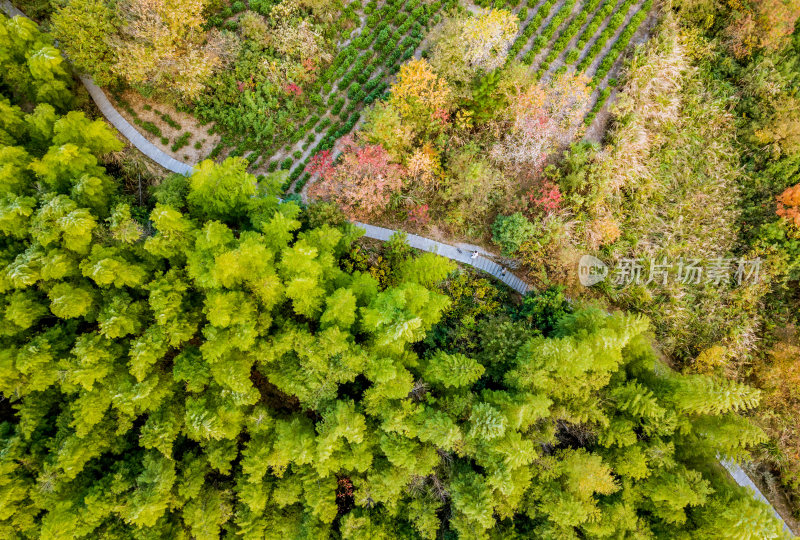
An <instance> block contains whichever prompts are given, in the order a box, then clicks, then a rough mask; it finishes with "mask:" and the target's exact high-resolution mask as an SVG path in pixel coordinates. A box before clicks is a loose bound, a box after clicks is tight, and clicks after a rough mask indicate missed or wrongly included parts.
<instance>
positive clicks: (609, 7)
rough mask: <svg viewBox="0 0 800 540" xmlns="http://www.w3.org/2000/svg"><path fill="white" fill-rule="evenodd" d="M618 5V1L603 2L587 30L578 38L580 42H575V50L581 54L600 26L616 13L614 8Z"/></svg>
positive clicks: (607, 0)
mask: <svg viewBox="0 0 800 540" xmlns="http://www.w3.org/2000/svg"><path fill="white" fill-rule="evenodd" d="M616 5H617V1H616V0H603V3H602V5H601V6H600V9H598V10H597V11H596V12H595V14H594V15H593V16H592V18H591V19H590V20H589V24H587V25H586V28H584V29H583V32H581V33H580V35H579V36H578V40H577V41H576V42H575V48H576V49H577V50H578V52H579V53H580V51H581V50H583V48H584V47H585V46H586V44H587V43H588V42H589V40H590V39H592V36H594V35H595V33H596V32H597V30H598V28H600V25H602V24H603V21H605V20H606V18H607V17H608V16H609V15H611V12H612V11H614V7H615V6H616Z"/></svg>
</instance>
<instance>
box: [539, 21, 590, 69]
mask: <svg viewBox="0 0 800 540" xmlns="http://www.w3.org/2000/svg"><path fill="white" fill-rule="evenodd" d="M588 16H589V11H587V10H586V9H584V10H582V11H581V12H580V13H578V14H577V15H576V16H575V18H574V19H572V21H571V22H570V23H569V24H568V25H567V26H566V27H565V28H564V29H563V30H562V31H561V32H560V33H559V34H558V37H557V38H556V40H555V41H554V42H553V44H552V45H551V46H550V50H549V51H547V56H545V58H544V60H543V61H542V63H541V65H540V66H539V72H540V73H543V72H545V71H547V68H548V67H550V63H551V62H552V61H553V60H555V59H556V58H557V57H558V55H559V54H561V52H562V51H563V50H564V49H566V48H567V45H568V44H569V42H570V41H572V38H573V37H575V34H577V33H578V30H580V29H581V26H583V23H585V22H586V18H587V17H588Z"/></svg>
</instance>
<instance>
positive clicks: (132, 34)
mask: <svg viewBox="0 0 800 540" xmlns="http://www.w3.org/2000/svg"><path fill="white" fill-rule="evenodd" d="M204 4H205V2H204V1H203V0H185V1H182V2H169V1H166V0H123V1H122V2H121V3H120V4H119V7H118V10H119V15H120V19H121V20H122V28H121V32H120V34H119V35H118V37H116V38H115V39H113V40H112V43H113V44H114V47H115V49H116V50H117V61H116V63H115V64H114V66H113V71H114V72H115V73H117V74H118V75H119V76H120V77H122V78H123V79H125V80H126V81H127V82H128V83H130V84H133V85H146V86H151V87H155V88H161V89H167V90H168V89H174V90H176V91H177V92H178V93H179V94H180V95H181V96H182V97H184V98H187V99H192V98H194V97H196V96H197V95H198V94H199V93H200V91H201V90H202V89H203V83H204V81H205V80H207V79H208V77H209V76H210V75H211V73H212V72H213V71H214V69H215V68H217V67H218V66H219V65H220V63H221V60H220V56H219V55H218V54H215V53H214V52H212V51H213V49H214V48H213V47H208V46H206V45H205V44H204V40H205V37H206V36H205V32H203V29H202V27H201V25H202V24H203V23H204V22H205V20H204V18H203V16H202V11H203V7H204Z"/></svg>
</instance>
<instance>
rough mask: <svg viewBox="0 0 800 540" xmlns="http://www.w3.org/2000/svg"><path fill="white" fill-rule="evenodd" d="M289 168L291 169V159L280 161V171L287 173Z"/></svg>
mask: <svg viewBox="0 0 800 540" xmlns="http://www.w3.org/2000/svg"><path fill="white" fill-rule="evenodd" d="M291 168H292V158H290V157H287V158H286V159H284V160H283V161H281V170H282V171H288V170H289V169H291Z"/></svg>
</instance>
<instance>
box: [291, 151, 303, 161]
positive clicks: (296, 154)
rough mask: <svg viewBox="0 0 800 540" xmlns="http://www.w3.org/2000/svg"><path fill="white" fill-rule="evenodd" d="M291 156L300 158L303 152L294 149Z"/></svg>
mask: <svg viewBox="0 0 800 540" xmlns="http://www.w3.org/2000/svg"><path fill="white" fill-rule="evenodd" d="M292 156H294V159H300V158H301V157H303V153H302V152H301V151H300V150H295V152H294V154H292Z"/></svg>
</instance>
